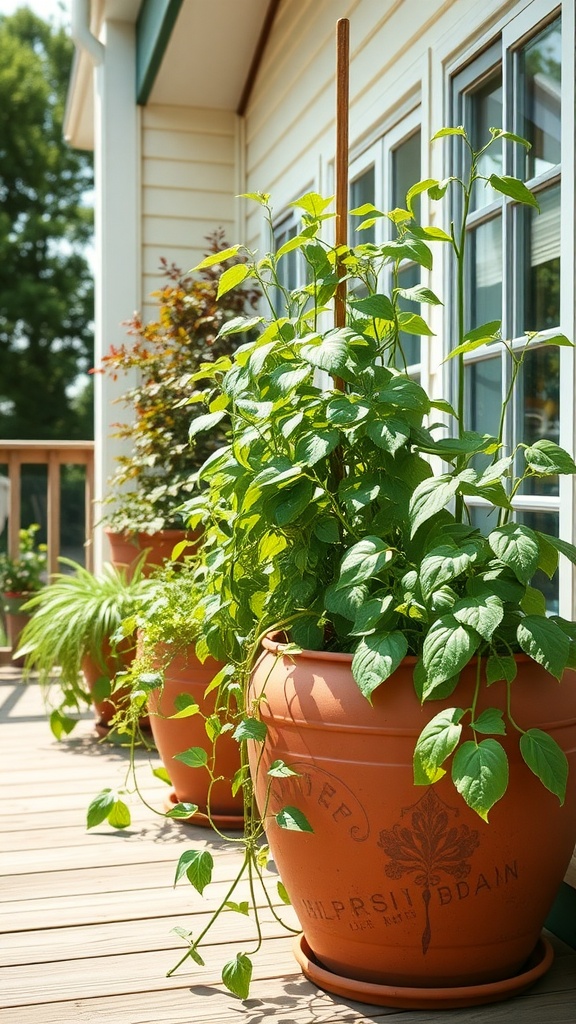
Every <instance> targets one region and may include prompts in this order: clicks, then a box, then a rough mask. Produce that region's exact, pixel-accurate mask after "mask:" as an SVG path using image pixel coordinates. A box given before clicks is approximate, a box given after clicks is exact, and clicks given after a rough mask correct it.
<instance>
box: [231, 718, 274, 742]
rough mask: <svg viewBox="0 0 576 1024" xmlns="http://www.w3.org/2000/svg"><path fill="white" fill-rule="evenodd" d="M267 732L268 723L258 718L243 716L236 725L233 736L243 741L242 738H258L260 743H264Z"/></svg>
mask: <svg viewBox="0 0 576 1024" xmlns="http://www.w3.org/2000/svg"><path fill="white" fill-rule="evenodd" d="M267 732H268V730H267V728H266V724H265V723H264V722H261V721H260V720H259V719H258V718H243V719H242V721H241V722H240V723H239V724H238V725H237V726H236V729H235V730H234V733H233V736H234V739H235V740H238V742H241V740H256V741H257V742H258V743H263V742H264V740H265V739H266V734H267Z"/></svg>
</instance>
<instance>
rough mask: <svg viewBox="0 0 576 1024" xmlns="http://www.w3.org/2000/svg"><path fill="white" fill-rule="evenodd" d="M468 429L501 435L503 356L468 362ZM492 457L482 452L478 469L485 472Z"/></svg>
mask: <svg viewBox="0 0 576 1024" xmlns="http://www.w3.org/2000/svg"><path fill="white" fill-rule="evenodd" d="M465 388H466V393H465V394H466V403H465V416H466V428H467V429H469V430H477V431H478V433H479V434H492V435H493V436H494V437H496V436H497V435H498V428H499V425H500V414H501V412H502V360H501V359H500V357H499V356H497V357H493V358H492V359H480V360H479V361H478V362H475V363H468V365H467V366H466V369H465ZM491 461H492V456H488V455H478V456H476V457H475V459H474V460H473V466H474V469H476V470H478V471H479V472H482V471H483V470H484V469H486V468H487V466H488V465H489V464H490V462H491Z"/></svg>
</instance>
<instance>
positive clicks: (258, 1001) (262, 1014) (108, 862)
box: [0, 668, 576, 1024]
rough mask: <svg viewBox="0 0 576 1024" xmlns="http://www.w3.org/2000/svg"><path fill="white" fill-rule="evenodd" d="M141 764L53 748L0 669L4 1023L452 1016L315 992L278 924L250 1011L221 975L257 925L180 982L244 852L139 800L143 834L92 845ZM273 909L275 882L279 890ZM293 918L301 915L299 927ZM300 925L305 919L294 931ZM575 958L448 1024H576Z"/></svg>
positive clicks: (83, 736) (268, 925)
mask: <svg viewBox="0 0 576 1024" xmlns="http://www.w3.org/2000/svg"><path fill="white" fill-rule="evenodd" d="M155 763H157V762H156V761H155V760H154V754H153V753H152V754H150V753H146V752H139V754H138V765H139V767H138V773H139V775H138V777H139V779H140V780H141V784H142V785H143V788H144V792H145V794H146V798H147V800H149V802H150V803H151V804H152V806H153V807H156V808H158V809H160V808H161V807H162V803H163V799H164V796H165V793H166V787H165V785H164V784H163V783H162V782H161V781H160V780H158V779H156V778H154V776H153V775H152V773H151V771H150V764H155ZM126 765H127V752H126V750H124V749H122V748H118V747H112V746H109V745H105V744H99V743H98V742H97V741H96V739H95V736H94V729H93V721H92V719H91V717H90V716H89V715H86V716H83V718H82V720H81V721H80V722H79V724H78V726H77V729H76V730H75V732H74V733H73V734H72V735H71V736H70V737H68V738H67V740H66V741H64V742H63V743H58V742H57V741H56V740H55V739H53V738H52V736H51V733H50V731H49V728H48V725H47V722H46V718H45V714H44V711H43V705H42V700H41V694H40V692H39V688H38V686H37V685H36V684H35V683H33V682H31V683H28V684H26V685H23V684H21V683H20V682H19V679H18V675H17V673H16V672H15V671H14V670H13V669H11V668H2V669H0V771H1V772H2V778H3V779H4V786H3V787H2V789H1V790H0V819H1V823H2V831H1V835H2V839H3V842H2V844H1V849H0V933H1V936H0V941H1V947H2V957H1V961H0V962H1V963H2V966H1V967H0V1020H1V1021H2V1024H118V1022H119V1021H121V1022H122V1024H230V1021H231V1020H237V1021H238V1024H265V1022H268V1021H274V1020H276V1021H278V1024H336V1022H343V1021H344V1022H346V1021H347V1022H354V1024H363V1022H373V1024H378V1022H382V1024H384V1022H386V1024H400V1022H402V1024H435V1022H438V1024H440V1022H441V1021H442V1022H443V1024H444V1022H445V1021H446V1018H447V1014H446V1011H439V1012H427V1011H426V1012H425V1011H399V1010H394V1009H390V1008H385V1007H371V1006H367V1005H363V1004H360V1003H354V1002H350V1001H347V1000H343V999H340V998H338V997H336V996H332V995H330V994H329V993H326V992H322V991H320V990H318V989H317V988H316V987H315V986H314V985H312V984H310V983H309V982H308V981H306V979H304V978H303V976H302V974H301V973H300V971H299V969H298V967H297V965H296V962H295V960H294V958H293V955H292V950H291V944H292V939H291V937H290V936H289V935H287V934H286V933H284V932H282V931H281V930H280V928H279V926H278V925H277V923H276V922H275V921H274V920H273V919H272V918H271V917H269V918H268V919H267V920H266V921H265V924H264V933H265V942H264V946H263V948H262V950H261V951H260V953H259V954H258V956H257V957H256V958H255V965H254V979H253V983H252V988H251V994H250V999H249V1000H247V1001H246V1002H245V1003H240V1002H239V1001H238V1000H236V999H234V997H233V996H231V995H230V993H228V992H227V991H226V990H225V989H224V988H223V987H222V985H221V982H220V969H221V966H222V964H223V963H224V962H225V961H226V960H228V959H230V958H231V957H232V956H234V955H235V953H236V952H237V951H238V949H239V945H238V944H239V943H246V944H247V945H249V944H250V943H251V942H252V941H253V936H254V930H253V929H254V925H253V923H252V921H250V920H249V919H247V918H244V917H242V916H241V915H234V914H230V915H226V916H222V917H221V918H220V919H219V921H218V922H217V925H216V926H215V928H214V930H213V931H212V933H211V936H210V946H209V947H207V949H206V953H205V960H206V966H205V967H196V966H193V967H192V968H191V967H189V966H188V965H185V966H184V967H183V968H182V969H181V970H180V971H178V972H177V973H176V974H175V975H174V976H172V977H167V972H168V971H169V970H170V969H171V968H172V967H173V966H174V965H175V963H176V962H177V960H178V959H179V957H180V956H181V954H182V951H183V947H182V944H181V940H180V939H179V938H178V936H177V935H175V934H174V933H173V931H172V929H173V928H174V927H175V926H176V925H180V926H181V927H185V928H193V929H194V931H195V932H196V933H198V930H199V929H200V928H202V927H203V926H204V924H205V923H206V922H207V921H208V919H209V915H210V913H211V912H212V911H213V910H214V909H215V907H216V906H217V905H218V901H219V899H220V898H221V897H222V895H223V894H224V893H225V892H226V890H227V888H228V886H229V883H230V880H231V879H232V878H233V876H234V873H235V871H236V870H237V867H238V864H239V854H238V850H237V849H236V848H235V847H234V845H233V844H232V843H230V842H226V841H224V840H221V839H219V838H218V837H216V836H214V835H213V834H212V833H210V832H208V831H207V830H206V829H201V828H198V827H191V826H186V825H182V824H179V823H177V822H169V821H166V820H165V819H164V818H163V817H162V816H161V815H155V814H154V812H153V811H152V810H148V809H147V808H146V807H144V806H143V805H142V804H141V803H140V802H139V801H138V800H137V799H136V798H134V799H131V800H130V801H129V802H130V806H131V810H132V814H133V822H132V825H131V827H130V828H129V829H128V830H127V831H126V832H125V833H124V834H122V833H117V832H114V831H112V830H110V829H109V828H108V827H107V826H106V825H102V826H99V827H98V828H97V829H94V830H91V831H87V830H86V809H87V806H88V803H89V801H90V800H91V798H92V797H93V796H94V795H95V794H96V793H97V792H98V791H99V790H100V789H102V788H103V787H104V786H107V785H110V786H117V785H121V784H122V782H123V780H124V778H125V772H126ZM191 846H196V847H198V846H202V847H203V848H206V849H210V850H211V852H212V854H213V856H214V859H215V872H214V878H215V881H214V883H213V885H212V886H211V887H210V890H209V891H207V897H208V898H206V899H204V898H201V897H200V896H199V895H198V894H196V893H195V892H194V890H193V889H192V888H191V887H190V886H189V885H188V884H187V883H180V884H179V885H178V886H176V887H174V885H173V880H174V873H175V867H176V863H177V860H178V857H179V855H180V853H181V852H182V851H183V850H185V849H188V848H190V847H191ZM269 885H270V889H269V892H270V893H271V895H272V894H273V893H274V878H273V876H271V878H270V881H269ZM291 913H292V912H291V911H290V910H288V911H287V915H288V917H290V915H291ZM291 920H292V923H294V919H293V918H292V919H291ZM575 1004H576V953H574V951H572V950H570V949H568V947H564V946H563V945H562V944H561V943H557V952H556V959H555V961H554V964H553V966H552V968H551V970H550V971H549V972H548V974H547V975H546V977H545V978H543V979H542V980H541V981H540V982H538V983H537V985H535V986H534V987H533V988H532V989H531V990H530V991H529V992H527V993H525V994H523V995H520V996H517V997H516V998H514V999H512V1000H509V1001H508V1002H503V1003H495V1004H492V1005H491V1006H490V1007H489V1008H486V1007H478V1008H474V1007H470V1008H469V1009H466V1010H452V1011H450V1013H449V1018H450V1024H485V1021H486V1020H487V1015H488V1013H489V1016H490V1024H516V1022H517V1021H518V1020H522V1022H523V1024H575V1021H576V1011H575Z"/></svg>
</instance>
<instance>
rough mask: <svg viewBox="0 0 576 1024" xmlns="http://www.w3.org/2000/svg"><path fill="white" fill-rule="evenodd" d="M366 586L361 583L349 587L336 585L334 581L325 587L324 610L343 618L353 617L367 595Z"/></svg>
mask: <svg viewBox="0 0 576 1024" xmlns="http://www.w3.org/2000/svg"><path fill="white" fill-rule="evenodd" d="M367 592H368V591H367V587H366V586H365V585H364V584H362V583H359V584H356V585H354V584H353V585H352V586H351V587H338V586H336V585H335V584H334V583H331V584H330V586H328V587H326V593H325V604H326V611H328V612H335V613H336V614H337V615H343V616H344V618H345V619H352V621H354V619H355V618H356V615H357V613H358V609H359V608H360V607H361V606H362V605H363V604H364V602H365V600H366V595H367Z"/></svg>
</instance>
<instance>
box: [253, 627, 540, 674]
mask: <svg viewBox="0 0 576 1024" xmlns="http://www.w3.org/2000/svg"><path fill="white" fill-rule="evenodd" d="M281 637H282V633H280V632H273V633H269V634H268V636H265V637H264V639H263V640H262V647H263V648H264V650H265V651H268V652H269V653H270V654H274V655H278V654H283V651H282V648H283V647H287V646H289V642H288V641H283V640H282V639H280V638H281ZM286 657H287V658H309V659H316V660H317V661H325V662H328V663H332V664H335V663H340V664H347V665H351V664H352V659H353V657H354V655H353V654H349V653H347V652H345V651H312V650H310V649H308V648H306V647H305V648H303V649H302V650H301V651H299V652H298V653H295V652H294V653H291V652H290V651H288V652H287V653H286ZM513 657H514V660H515V661H517V662H519V663H521V664H523V663H526V662H532V661H533V659H532V658H530V656H529V655H528V654H524V653H523V652H518V653H516V654H514V655H513ZM477 660H478V659H477V658H476V657H473V658H471V659H470V662H469V663H468V664H470V665H475V664H476V662H477ZM417 661H418V658H417V656H416V655H415V654H407V655H406V657H405V658H403V659H402V664H403V665H406V666H409V665H415V664H416V662H417ZM534 664H535V665H537V662H534ZM537 667H538V668H541V667H542V666H538V665H537Z"/></svg>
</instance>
